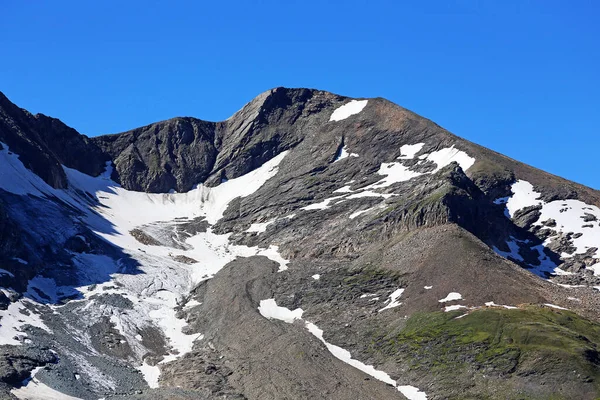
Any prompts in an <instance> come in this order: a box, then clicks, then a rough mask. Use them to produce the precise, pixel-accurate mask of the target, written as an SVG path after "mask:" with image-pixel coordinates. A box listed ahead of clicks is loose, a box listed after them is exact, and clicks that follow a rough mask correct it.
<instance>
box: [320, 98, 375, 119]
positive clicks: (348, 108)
mask: <svg viewBox="0 0 600 400" xmlns="http://www.w3.org/2000/svg"><path fill="white" fill-rule="evenodd" d="M368 102H369V100H351V101H350V102H349V103H346V104H344V105H343V106H341V107H338V108H337V109H336V110H335V111H334V112H333V113H332V114H331V117H330V118H329V121H341V120H343V119H346V118H348V117H349V116H351V115H355V114H358V113H359V112H361V111H362V110H363V108H365V106H366V105H367V103H368Z"/></svg>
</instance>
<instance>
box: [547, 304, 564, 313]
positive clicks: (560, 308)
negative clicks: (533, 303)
mask: <svg viewBox="0 0 600 400" xmlns="http://www.w3.org/2000/svg"><path fill="white" fill-rule="evenodd" d="M544 305H545V306H547V307H552V308H556V309H558V310H567V311H568V310H569V309H568V308H564V307H561V306H557V305H555V304H549V303H546V304H544Z"/></svg>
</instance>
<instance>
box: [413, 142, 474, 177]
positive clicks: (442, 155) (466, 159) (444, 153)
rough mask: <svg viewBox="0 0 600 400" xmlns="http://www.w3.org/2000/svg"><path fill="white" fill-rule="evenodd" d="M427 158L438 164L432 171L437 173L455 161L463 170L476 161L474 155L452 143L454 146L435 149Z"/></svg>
mask: <svg viewBox="0 0 600 400" xmlns="http://www.w3.org/2000/svg"><path fill="white" fill-rule="evenodd" d="M419 158H420V157H419ZM425 159H426V160H429V161H433V162H434V163H436V164H437V167H436V168H435V170H433V171H432V172H430V173H435V172H437V171H439V170H440V169H442V168H444V167H445V166H446V165H448V164H450V163H452V162H454V161H456V162H457V163H458V165H460V167H461V168H462V170H463V171H466V170H468V169H469V168H471V166H472V165H473V164H474V163H475V159H474V158H473V157H471V156H469V155H468V154H467V153H465V152H464V151H462V150H459V149H456V148H454V145H452V147H447V148H445V149H441V150H438V151H434V152H433V153H431V154H428V155H427V157H426V158H425Z"/></svg>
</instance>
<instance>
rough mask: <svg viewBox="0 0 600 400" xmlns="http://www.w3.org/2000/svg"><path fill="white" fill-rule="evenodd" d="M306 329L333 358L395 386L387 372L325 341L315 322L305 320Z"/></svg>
mask: <svg viewBox="0 0 600 400" xmlns="http://www.w3.org/2000/svg"><path fill="white" fill-rule="evenodd" d="M306 329H308V331H309V332H310V333H312V334H313V335H314V336H315V337H317V338H318V339H319V340H320V341H321V342H323V344H324V345H325V346H326V347H327V350H329V352H330V353H331V354H333V356H334V357H335V358H337V359H338V360H340V361H343V362H345V363H346V364H349V365H351V366H353V367H354V368H356V369H359V370H361V371H362V372H364V373H366V374H367V375H370V376H372V377H373V378H375V379H377V380H380V381H382V382H385V383H387V384H389V385H393V386H396V381H394V380H393V379H392V378H391V377H390V376H389V375H388V374H387V373H385V372H383V371H379V370H377V369H375V367H373V366H372V365H366V364H364V363H362V362H360V361H358V360H355V359H353V358H352V355H351V354H350V352H349V351H348V350H345V349H343V348H341V347H339V346H336V345H334V344H331V343H328V342H327V341H325V339H323V330H322V329H319V327H318V326H316V325H315V324H312V323H310V322H307V323H306Z"/></svg>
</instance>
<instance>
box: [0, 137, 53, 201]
mask: <svg viewBox="0 0 600 400" xmlns="http://www.w3.org/2000/svg"><path fill="white" fill-rule="evenodd" d="M0 146H2V150H0V189H4V190H6V191H7V192H10V193H14V194H18V195H28V194H31V195H34V196H38V197H41V196H43V195H44V193H45V189H46V188H47V187H49V186H48V185H47V184H46V182H44V180H43V179H42V178H40V177H39V176H37V175H36V174H34V173H33V172H31V171H30V170H28V169H27V168H25V166H24V165H23V163H22V162H21V160H19V156H18V155H17V154H15V153H13V152H11V151H10V150H9V148H8V146H7V145H6V144H5V143H3V142H0Z"/></svg>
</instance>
